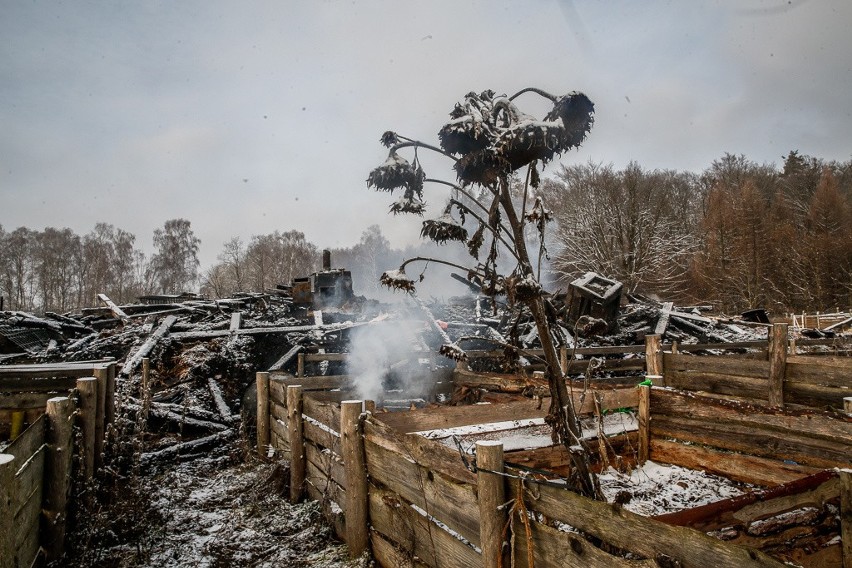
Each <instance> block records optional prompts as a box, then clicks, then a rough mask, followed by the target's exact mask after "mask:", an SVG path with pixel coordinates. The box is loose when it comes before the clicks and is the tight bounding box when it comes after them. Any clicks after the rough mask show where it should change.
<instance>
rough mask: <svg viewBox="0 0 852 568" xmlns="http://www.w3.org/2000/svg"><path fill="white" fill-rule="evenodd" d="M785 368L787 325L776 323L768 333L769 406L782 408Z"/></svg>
mask: <svg viewBox="0 0 852 568" xmlns="http://www.w3.org/2000/svg"><path fill="white" fill-rule="evenodd" d="M786 367H787V324H786V323H776V324H774V325H773V326H772V329H771V330H770V332H769V406H775V407H778V408H784V375H785V374H786Z"/></svg>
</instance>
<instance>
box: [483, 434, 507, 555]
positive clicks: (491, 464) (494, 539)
mask: <svg viewBox="0 0 852 568" xmlns="http://www.w3.org/2000/svg"><path fill="white" fill-rule="evenodd" d="M476 467H477V468H478V471H477V473H476V482H477V492H478V494H479V540H480V548H481V549H482V566H483V567H484V568H496V567H497V566H500V565H501V564H500V558H501V556H502V554H503V526H504V525H505V524H506V513H505V511H502V510H500V509H499V507H500V506H501V505H503V504H504V503H505V502H506V484H505V480H504V478H503V476H502V475H497V474H494V473H490V472H492V471H496V472H500V473H503V442H501V441H495V440H486V441H482V442H477V443H476Z"/></svg>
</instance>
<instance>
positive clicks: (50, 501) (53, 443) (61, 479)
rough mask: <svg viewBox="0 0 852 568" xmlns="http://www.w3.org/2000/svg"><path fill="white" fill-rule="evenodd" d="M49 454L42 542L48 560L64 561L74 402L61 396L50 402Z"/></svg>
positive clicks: (48, 412)
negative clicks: (62, 559) (61, 559)
mask: <svg viewBox="0 0 852 568" xmlns="http://www.w3.org/2000/svg"><path fill="white" fill-rule="evenodd" d="M46 414H47V437H46V440H45V441H46V442H47V454H46V461H45V464H44V506H43V515H42V524H41V531H42V539H41V544H42V547H43V548H44V553H45V560H46V561H47V562H53V561H55V560H59V559H60V558H62V554H63V551H64V549H65V520H66V518H67V509H68V496H69V494H70V493H71V458H72V457H73V455H74V445H73V443H74V429H73V424H72V421H73V419H74V401H73V400H71V399H70V398H68V397H65V396H60V397H55V398H51V399H48V401H47V408H46Z"/></svg>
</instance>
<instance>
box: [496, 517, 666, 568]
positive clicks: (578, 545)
mask: <svg viewBox="0 0 852 568" xmlns="http://www.w3.org/2000/svg"><path fill="white" fill-rule="evenodd" d="M514 526H515V529H514V530H515V534H516V536H515V557H514V563H513V564H512V565H513V566H515V568H530V567H529V566H528V562H527V537H526V532H525V530H524V527H523V525H522V524H521V523H520V521H519V520H518V519H517V518H516V519H515V525H514ZM530 533H531V536H532V545H533V553H534V559H535V565H536V566H577V567H580V566H582V567H583V568H610V567H613V568H659V566H660V565H659V564H657V563H656V562H655V561H653V560H628V559H626V558H622V557H620V556H614V555H612V554H609V553H607V552H604V551H603V550H601V549H600V548H598V547H597V546H595V545H594V544H592V543H591V542H589V541H588V540H586V539H585V538H583V537H582V535H579V534H576V533H568V532H563V531H560V530H557V529H554V528H551V527H549V526H547V525H543V524H541V523H538V522H534V521H533V522H531V523H530Z"/></svg>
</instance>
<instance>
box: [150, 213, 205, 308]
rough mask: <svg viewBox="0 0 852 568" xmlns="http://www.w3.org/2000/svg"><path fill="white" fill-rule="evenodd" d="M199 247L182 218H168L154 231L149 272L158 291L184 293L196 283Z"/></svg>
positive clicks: (189, 226) (189, 225)
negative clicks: (153, 251) (151, 273)
mask: <svg viewBox="0 0 852 568" xmlns="http://www.w3.org/2000/svg"><path fill="white" fill-rule="evenodd" d="M200 244H201V240H200V239H198V238H197V237H196V236H195V233H193V232H192V226H191V224H190V222H189V221H187V220H186V219H170V220H168V221H166V223H165V225H164V226H163V228H162V229H156V230H155V231H154V248H155V249H156V252H155V253H154V256H153V257H152V258H151V270H152V272H153V274H154V277H155V279H156V282H157V284H158V287H159V289H160V291H161V292H164V293H168V292H171V293H176V292H186V291H188V290H189V289H190V288H192V286H193V285H194V284H195V283H196V282H197V280H198V247H199V246H200Z"/></svg>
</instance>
